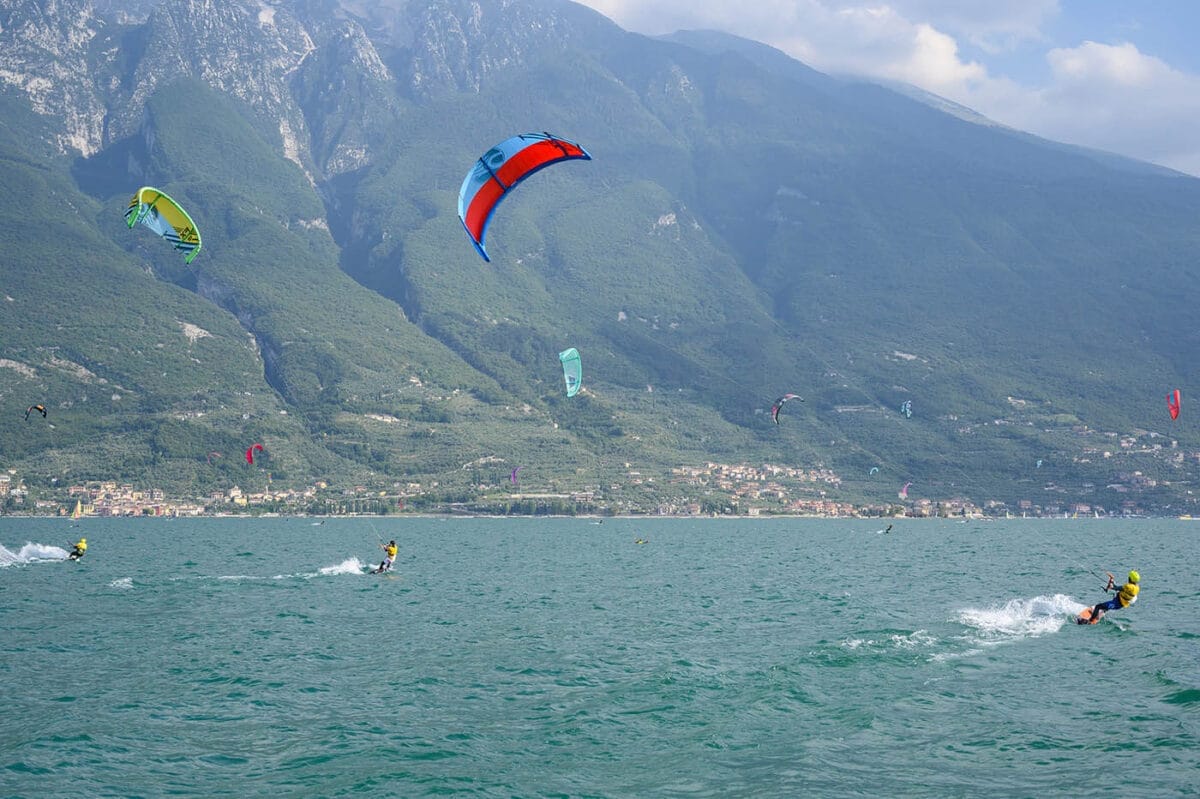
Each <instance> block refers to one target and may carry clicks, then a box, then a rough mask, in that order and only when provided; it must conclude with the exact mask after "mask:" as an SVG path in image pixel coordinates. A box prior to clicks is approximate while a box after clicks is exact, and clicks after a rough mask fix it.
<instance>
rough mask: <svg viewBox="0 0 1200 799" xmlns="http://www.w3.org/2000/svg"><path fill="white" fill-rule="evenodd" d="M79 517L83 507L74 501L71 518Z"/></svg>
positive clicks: (81, 514) (77, 501)
mask: <svg viewBox="0 0 1200 799" xmlns="http://www.w3.org/2000/svg"><path fill="white" fill-rule="evenodd" d="M81 516H83V505H81V504H80V503H79V500H75V510H73V511H71V518H72V519H78V518H80V517H81Z"/></svg>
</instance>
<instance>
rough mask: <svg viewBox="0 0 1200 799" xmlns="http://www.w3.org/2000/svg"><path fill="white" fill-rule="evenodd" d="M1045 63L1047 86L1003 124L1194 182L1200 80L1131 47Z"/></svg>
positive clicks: (1059, 54) (1198, 171) (1199, 158)
mask: <svg viewBox="0 0 1200 799" xmlns="http://www.w3.org/2000/svg"><path fill="white" fill-rule="evenodd" d="M1046 60H1047V62H1048V63H1049V65H1050V69H1051V78H1050V81H1049V82H1048V84H1047V85H1046V86H1044V87H1041V88H1039V89H1037V90H1034V91H1031V92H1030V93H1029V96H1028V97H1027V98H1025V103H1024V105H1019V104H1016V103H1014V104H1012V105H1011V106H1010V108H1009V109H1004V110H1007V112H1008V113H1009V114H1010V116H1011V119H1009V120H1005V121H1006V122H1009V123H1010V124H1014V125H1016V126H1019V127H1022V128H1024V129H1026V130H1030V131H1033V132H1035V133H1038V134H1040V135H1043V136H1046V137H1048V138H1053V139H1058V140H1062V141H1070V142H1074V143H1076V144H1083V145H1086V146H1089V147H1098V148H1101V149H1105V150H1112V151H1114V152H1119V153H1123V154H1126V155H1132V156H1134V157H1137V158H1142V159H1145V160H1149V161H1153V162H1155V163H1159V164H1163V165H1165V166H1170V167H1173V168H1175V169H1179V170H1181V171H1184V172H1189V173H1191V174H1194V175H1200V75H1193V74H1189V73H1186V72H1181V71H1179V70H1177V69H1173V68H1172V67H1171V66H1170V65H1168V64H1166V63H1165V62H1163V61H1162V60H1160V59H1158V58H1155V57H1153V56H1150V55H1146V54H1145V53H1142V52H1140V51H1139V50H1138V49H1137V47H1135V46H1134V45H1132V44H1129V43H1124V44H1119V45H1108V44H1098V43H1096V42H1084V43H1083V44H1082V45H1080V46H1079V47H1074V48H1058V49H1055V50H1051V51H1050V52H1049V53H1047V55H1046ZM1001 111H1002V109H999V108H998V109H996V110H993V111H991V113H992V114H993V115H994V116H998V115H999V113H1001Z"/></svg>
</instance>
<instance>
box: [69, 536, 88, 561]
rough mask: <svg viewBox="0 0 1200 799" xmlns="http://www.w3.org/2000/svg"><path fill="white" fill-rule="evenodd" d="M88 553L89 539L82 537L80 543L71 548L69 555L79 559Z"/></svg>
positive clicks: (71, 557) (73, 558)
mask: <svg viewBox="0 0 1200 799" xmlns="http://www.w3.org/2000/svg"><path fill="white" fill-rule="evenodd" d="M86 553H87V539H86V538H80V539H79V543H77V544H75V546H74V547H72V549H71V554H69V555H67V557H68V558H70V559H71V560H79V559H80V558H82V557H83V556H84V555H85V554H86Z"/></svg>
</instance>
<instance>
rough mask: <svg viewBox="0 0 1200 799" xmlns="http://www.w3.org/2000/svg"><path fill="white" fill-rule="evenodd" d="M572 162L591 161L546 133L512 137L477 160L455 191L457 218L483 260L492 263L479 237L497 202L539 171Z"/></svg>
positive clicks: (578, 148)
mask: <svg viewBox="0 0 1200 799" xmlns="http://www.w3.org/2000/svg"><path fill="white" fill-rule="evenodd" d="M576 158H578V159H583V160H585V161H590V160H592V156H590V155H589V154H588V151H587V150H585V149H583V147H581V146H579V145H578V144H576V143H575V142H573V141H568V140H567V139H560V138H559V137H557V136H554V135H551V134H549V133H522V134H521V135H520V136H513V137H512V138H511V139H505V140H504V141H502V142H500V143H499V144H497V145H496V146H495V147H493V148H492V149H490V150H488V151H487V152H486V153H484V154H483V155H481V156H480V157H479V160H477V161H476V162H475V165H474V166H472V167H471V171H470V172H468V173H467V177H466V179H465V180H463V184H462V188H461V189H459V192H458V218H459V219H460V220H461V221H462V223H463V227H464V228H466V229H467V235H468V236H470V237H471V243H472V244H474V245H475V249H476V250H477V251H478V252H479V254H480V255H481V256H483V260H485V261H490V260H492V259H491V258H489V257H488V254H487V250H485V249H484V247H483V237H484V236H485V235H487V228H488V224H489V223H490V222H491V219H492V213H493V212H494V211H495V210H496V206H498V205H499V204H500V201H501V200H503V199H504V198H505V197H506V196H507V195H508V193H509V192H510V191H512V190H513V189H514V188H516V186H517V184H518V183H520V182H521V181H522V180H524V179H525V178H527V177H529V176H530V175H532V174H533V173H534V172H537V171H538V170H539V169H545V168H546V167H548V166H550V165H551V164H557V163H558V162H559V161H568V160H571V159H576Z"/></svg>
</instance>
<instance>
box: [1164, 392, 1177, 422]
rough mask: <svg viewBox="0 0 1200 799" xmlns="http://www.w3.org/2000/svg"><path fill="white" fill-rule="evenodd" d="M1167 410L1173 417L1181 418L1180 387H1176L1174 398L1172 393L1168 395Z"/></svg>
mask: <svg viewBox="0 0 1200 799" xmlns="http://www.w3.org/2000/svg"><path fill="white" fill-rule="evenodd" d="M1172 400H1174V401H1172ZM1167 411H1168V412H1169V413H1170V414H1171V418H1172V419H1178V418H1179V389H1175V396H1174V398H1172V397H1171V395H1170V394H1168V395H1167Z"/></svg>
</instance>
